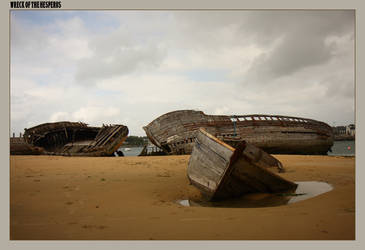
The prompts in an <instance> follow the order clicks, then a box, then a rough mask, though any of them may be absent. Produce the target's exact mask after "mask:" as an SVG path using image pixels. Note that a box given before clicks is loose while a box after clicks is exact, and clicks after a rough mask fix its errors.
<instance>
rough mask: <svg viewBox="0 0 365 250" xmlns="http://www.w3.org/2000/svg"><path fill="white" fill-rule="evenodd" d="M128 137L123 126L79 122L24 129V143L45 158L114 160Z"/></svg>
mask: <svg viewBox="0 0 365 250" xmlns="http://www.w3.org/2000/svg"><path fill="white" fill-rule="evenodd" d="M127 136H128V127H127V126H124V125H103V126H102V127H89V126H88V125H87V124H85V123H82V122H68V121H65V122H54V123H44V124H40V125H38V126H35V127H32V128H29V129H25V132H24V140H25V142H26V143H28V144H30V145H32V146H36V147H40V148H43V149H44V154H49V155H65V156H113V155H114V152H116V151H117V150H118V148H119V147H120V146H121V145H122V144H123V142H124V141H125V139H126V138H127Z"/></svg>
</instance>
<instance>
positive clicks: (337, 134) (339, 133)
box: [332, 124, 355, 141]
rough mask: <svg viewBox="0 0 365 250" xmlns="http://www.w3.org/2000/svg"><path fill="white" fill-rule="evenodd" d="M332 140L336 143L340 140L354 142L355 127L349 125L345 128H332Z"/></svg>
mask: <svg viewBox="0 0 365 250" xmlns="http://www.w3.org/2000/svg"><path fill="white" fill-rule="evenodd" d="M332 129H333V135H334V139H335V140H338V141H342V140H354V139H355V125H354V124H350V125H347V126H336V127H332Z"/></svg>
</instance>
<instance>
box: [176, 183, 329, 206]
mask: <svg viewBox="0 0 365 250" xmlns="http://www.w3.org/2000/svg"><path fill="white" fill-rule="evenodd" d="M295 183H296V184H298V187H297V189H296V190H295V192H289V193H276V194H268V193H257V194H247V195H244V196H242V197H240V198H237V199H229V200H222V201H216V202H212V201H194V200H179V201H177V202H178V203H179V204H180V205H182V206H185V207H246V208H248V207H252V208H253V207H275V206H281V205H286V204H290V203H294V202H298V201H303V200H307V199H309V198H313V197H315V196H317V195H320V194H323V193H326V192H329V191H331V190H332V189H333V187H332V186H331V185H330V184H328V183H326V182H318V181H303V182H295Z"/></svg>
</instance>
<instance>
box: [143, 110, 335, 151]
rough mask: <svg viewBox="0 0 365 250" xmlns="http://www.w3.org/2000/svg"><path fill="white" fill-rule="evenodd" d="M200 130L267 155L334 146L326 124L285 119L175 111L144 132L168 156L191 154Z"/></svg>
mask: <svg viewBox="0 0 365 250" xmlns="http://www.w3.org/2000/svg"><path fill="white" fill-rule="evenodd" d="M199 128H204V129H205V130H206V131H207V132H209V133H210V134H212V135H214V136H215V137H217V138H218V139H219V140H221V141H224V142H226V143H228V144H229V145H231V146H233V147H235V145H237V144H238V143H240V142H241V141H246V142H248V143H250V144H253V145H254V146H256V147H259V148H260V149H262V150H264V151H266V152H268V153H270V154H322V155H323V154H327V152H328V151H329V150H330V149H331V147H332V145H333V132H332V128H331V127H330V126H328V124H326V123H323V122H320V121H316V120H312V119H306V118H299V117H288V116H273V115H245V116H242V115H241V116H224V115H206V114H204V113H203V112H201V111H194V110H178V111H173V112H170V113H167V114H164V115H162V116H160V117H158V118H156V119H155V120H153V121H152V122H151V123H149V124H148V125H147V126H145V127H144V130H145V132H146V134H147V136H148V138H149V139H150V141H151V142H152V143H153V144H155V145H156V146H157V147H160V148H161V149H163V150H164V151H165V152H166V153H167V154H191V152H192V149H193V147H194V139H195V138H196V133H197V131H198V130H199Z"/></svg>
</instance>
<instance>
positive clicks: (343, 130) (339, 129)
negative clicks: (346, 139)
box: [332, 126, 346, 135]
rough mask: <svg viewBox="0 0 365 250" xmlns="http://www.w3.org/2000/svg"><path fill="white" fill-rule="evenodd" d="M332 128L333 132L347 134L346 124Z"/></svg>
mask: <svg viewBox="0 0 365 250" xmlns="http://www.w3.org/2000/svg"><path fill="white" fill-rule="evenodd" d="M332 129H333V134H334V135H346V127H345V126H337V127H332Z"/></svg>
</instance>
